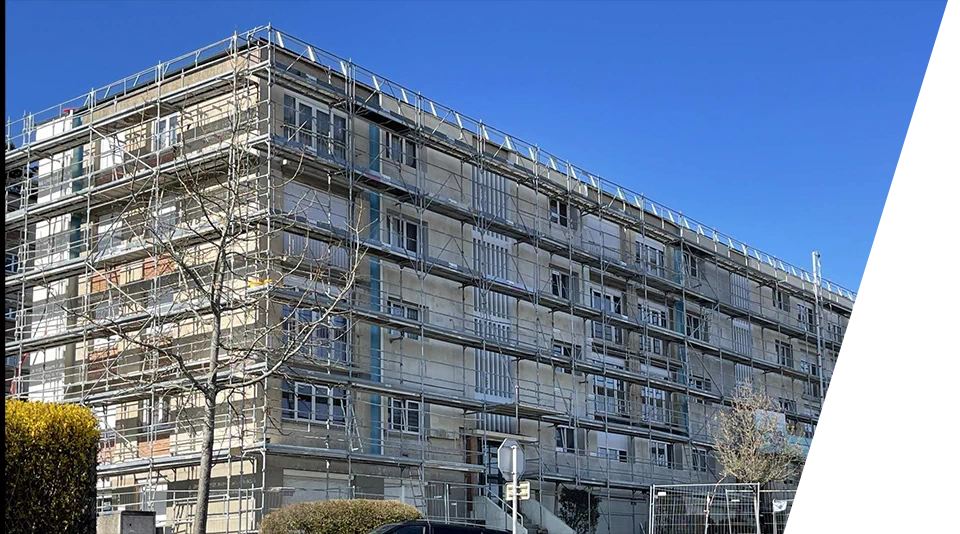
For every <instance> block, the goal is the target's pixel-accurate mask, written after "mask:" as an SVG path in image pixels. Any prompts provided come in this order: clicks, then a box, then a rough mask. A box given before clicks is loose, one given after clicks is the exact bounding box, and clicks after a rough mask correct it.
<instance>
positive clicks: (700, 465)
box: [690, 447, 707, 473]
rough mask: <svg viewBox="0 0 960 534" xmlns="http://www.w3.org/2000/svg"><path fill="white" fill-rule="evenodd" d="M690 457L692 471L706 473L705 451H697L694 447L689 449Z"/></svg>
mask: <svg viewBox="0 0 960 534" xmlns="http://www.w3.org/2000/svg"><path fill="white" fill-rule="evenodd" d="M690 452H691V456H692V457H693V464H692V465H693V470H694V471H698V472H700V473H706V472H707V450H706V449H699V448H696V447H694V448H693V449H691V451H690Z"/></svg>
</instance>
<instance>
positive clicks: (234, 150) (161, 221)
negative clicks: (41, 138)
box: [47, 91, 363, 534]
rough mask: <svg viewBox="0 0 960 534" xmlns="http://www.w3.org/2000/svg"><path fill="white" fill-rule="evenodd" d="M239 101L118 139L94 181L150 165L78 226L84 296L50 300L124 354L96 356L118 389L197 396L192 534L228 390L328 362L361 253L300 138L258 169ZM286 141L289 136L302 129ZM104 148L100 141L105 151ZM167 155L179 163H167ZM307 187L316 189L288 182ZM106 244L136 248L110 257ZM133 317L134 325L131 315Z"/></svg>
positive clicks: (325, 146) (347, 213) (347, 209)
mask: <svg viewBox="0 0 960 534" xmlns="http://www.w3.org/2000/svg"><path fill="white" fill-rule="evenodd" d="M239 93H240V92H239V91H235V92H234V97H233V101H232V102H221V103H219V104H211V105H210V106H208V107H206V108H204V109H201V110H196V109H194V110H192V111H188V110H180V114H179V115H178V120H179V125H177V129H176V130H174V131H173V133H164V132H162V131H160V132H159V133H158V131H159V129H158V128H156V127H154V128H153V130H152V131H151V130H150V129H149V128H146V129H145V128H140V130H139V131H140V133H139V134H138V133H137V128H134V129H132V130H131V131H130V132H128V133H127V134H126V135H125V137H124V139H123V141H122V146H120V147H119V151H120V152H122V153H123V156H122V161H121V162H119V163H116V164H115V167H114V168H113V170H112V171H110V172H112V173H113V176H112V178H107V179H116V178H117V177H118V176H130V175H135V174H137V173H138V172H141V171H142V170H143V169H149V168H154V169H156V170H155V171H154V173H153V175H152V177H150V178H149V179H147V180H145V181H141V182H135V186H133V188H132V189H131V190H130V191H129V192H128V194H127V195H125V196H123V197H122V198H120V199H119V200H117V201H114V202H113V204H112V205H110V206H106V207H100V208H98V209H99V211H101V212H103V216H102V217H101V218H109V220H110V221H111V222H109V223H108V224H100V225H99V226H98V227H96V228H95V229H91V230H90V234H91V235H90V237H89V243H90V245H89V247H88V248H89V252H88V254H89V255H88V256H87V261H86V264H87V269H88V272H90V273H92V275H91V276H90V280H89V281H88V284H89V286H88V287H89V288H90V289H88V290H87V291H86V292H85V293H84V294H83V295H80V296H76V297H75V298H66V299H59V310H58V311H60V312H61V313H66V314H68V316H69V318H70V321H71V323H73V324H76V325H81V326H86V327H87V329H88V330H89V332H90V334H89V335H90V336H91V337H97V338H101V339H102V338H109V339H110V340H111V342H112V343H115V344H116V345H118V346H121V347H122V349H117V350H114V351H112V352H110V353H109V355H108V356H107V357H104V358H102V359H98V360H97V361H96V366H97V369H99V371H98V372H100V373H110V374H111V376H112V378H113V379H114V380H115V381H117V380H119V381H125V382H129V383H130V384H129V385H130V386H131V387H138V388H141V389H143V390H149V389H152V388H156V387H157V384H160V383H163V384H164V386H163V388H164V394H171V395H178V396H181V397H188V396H193V397H194V398H196V397H199V398H200V399H202V406H201V407H200V410H199V411H200V413H201V417H200V419H201V424H200V451H199V452H200V463H199V470H198V494H197V506H196V509H195V510H196V513H195V516H194V520H193V532H194V533H195V534H205V533H206V529H207V516H208V511H209V501H210V492H211V475H212V472H213V466H214V449H215V435H216V433H215V430H216V422H217V417H218V414H220V413H222V412H223V411H225V412H237V411H238V408H237V407H235V406H232V405H231V401H230V400H229V399H230V398H231V394H232V393H233V392H237V391H242V390H245V389H247V388H252V387H253V388H255V387H258V386H259V387H264V384H265V381H266V380H267V379H268V378H270V377H272V376H274V375H278V376H279V375H280V374H281V373H282V372H283V368H284V366H285V365H286V364H287V363H288V362H290V361H291V360H292V359H295V358H314V359H316V358H319V357H325V358H327V360H328V362H329V360H334V359H337V356H336V355H334V354H333V353H334V352H335V349H334V348H332V345H334V344H340V343H343V344H345V343H346V342H347V340H346V339H345V338H346V336H348V335H349V334H348V333H347V332H348V331H349V329H348V328H334V327H333V326H332V324H333V323H334V322H338V324H340V323H339V321H342V317H341V315H342V314H344V313H346V312H345V311H344V310H345V307H346V306H347V305H349V303H350V302H351V298H352V291H353V289H354V286H355V284H356V281H357V271H358V265H359V264H360V262H361V260H362V257H363V250H362V249H361V246H360V239H359V236H360V235H361V232H362V231H363V230H362V228H361V221H363V214H362V208H361V205H360V203H359V202H351V201H350V200H352V199H348V200H342V197H340V199H341V200H342V201H337V202H339V204H338V205H337V206H338V207H337V208H332V207H331V205H332V202H333V200H331V199H336V197H335V195H333V194H332V191H331V190H332V188H333V187H334V186H333V185H332V184H333V183H334V181H333V180H331V178H332V177H333V175H332V174H329V175H327V176H324V177H323V178H321V179H318V176H317V173H316V172H314V173H311V175H310V176H309V177H307V175H306V173H305V172H304V170H303V169H304V162H305V157H306V155H307V151H306V148H305V145H306V143H300V144H296V146H298V147H299V148H298V149H296V150H298V151H299V155H300V157H299V159H298V160H290V159H285V160H283V161H282V163H281V162H279V161H278V160H277V161H273V162H272V163H271V164H269V165H268V159H267V157H266V154H264V153H256V152H255V151H252V150H251V149H250V148H249V147H247V146H246V142H247V138H248V135H247V133H248V132H249V131H250V130H251V129H252V128H253V126H252V124H253V123H255V122H257V121H261V120H262V116H263V113H262V106H265V105H269V104H259V103H257V102H255V101H253V100H254V99H251V101H247V102H244V101H242V97H241V96H238V95H239ZM144 122H145V123H147V122H148V118H146V117H145V119H144ZM169 126H170V125H167V127H168V128H169ZM305 127H306V128H305ZM300 128H301V129H304V128H305V129H306V130H310V131H316V129H312V128H311V127H310V125H301V126H300ZM167 131H168V132H169V130H167ZM285 133H287V136H288V137H290V138H293V139H302V137H300V135H301V134H302V133H303V132H301V131H294V132H285ZM136 135H143V136H145V137H147V138H148V139H147V140H146V141H145V142H146V145H144V146H148V147H149V149H144V150H141V151H140V152H137V151H136V150H134V149H132V148H131V147H132V146H135V145H137V143H138V140H137V139H136ZM309 135H314V134H309ZM163 136H166V137H163ZM150 137H152V139H149V138H150ZM105 139H107V140H109V139H108V138H105ZM112 139H113V142H112V144H111V143H106V142H101V143H100V146H101V147H104V146H107V145H110V146H113V148H115V149H116V148H117V146H116V145H117V144H118V142H117V141H116V136H114V137H113V138H112ZM309 145H310V146H311V147H315V148H314V151H325V153H326V154H328V155H329V154H332V153H336V152H339V153H341V154H342V153H344V152H346V151H348V150H350V148H349V147H343V146H339V147H338V146H335V145H334V141H333V138H332V136H325V135H316V136H315V137H311V138H310V143H309ZM158 148H159V149H160V150H159V152H158V150H157V149H158ZM313 153H315V152H313ZM163 154H167V155H166V156H164V155H163ZM198 154H201V156H198ZM171 161H176V162H177V164H176V165H165V164H167V163H170V162H171ZM160 167H165V168H166V170H163V171H160V170H159V168H160ZM268 171H269V172H268ZM328 172H329V173H336V172H337V171H335V170H330V171H328ZM311 181H312V182H313V185H316V183H317V182H320V183H321V184H322V188H325V190H321V191H319V192H318V189H317V187H313V188H305V187H299V188H294V187H293V184H295V183H303V182H311ZM287 190H296V191H300V193H293V194H291V193H289V191H287ZM280 191H287V193H286V194H284V195H282V196H280V195H278V194H277V193H279V192H280ZM304 191H306V192H304ZM346 195H347V197H348V198H349V196H350V195H349V192H347V193H346ZM318 214H321V215H320V216H318ZM118 243H123V244H134V245H137V246H140V247H142V248H143V249H145V250H147V251H148V253H147V254H145V255H141V256H138V257H137V258H138V259H135V260H123V262H127V263H123V262H118V261H115V262H113V263H111V262H110V261H111V260H110V259H109V258H110V256H111V255H112V254H114V253H115V252H116V246H117V244H118ZM144 256H145V258H144ZM130 261H135V262H137V265H138V266H140V265H142V270H141V271H138V272H140V273H141V274H140V275H139V276H140V278H139V279H137V280H136V283H131V281H130V279H129V277H127V278H125V277H124V276H123V274H122V271H123V270H124V269H125V268H126V267H128V266H129V265H131V263H129V262H130ZM60 283H61V282H60V281H54V282H49V283H47V286H48V287H55V286H57V284H60ZM145 286H146V287H145ZM47 309H49V308H47ZM138 314H139V316H140V317H145V318H142V319H138V320H130V319H129V317H130V316H131V315H133V316H137V315H138ZM333 331H336V332H337V334H332V333H331V332H333ZM318 334H322V335H318ZM335 336H339V337H340V338H341V339H334V338H335ZM131 352H135V353H136V355H139V356H137V357H134V358H130V353H131ZM124 353H126V355H125V354H124ZM91 354H92V353H89V354H88V357H87V365H88V367H89V366H90V365H91V360H92V359H93V358H92V357H91ZM144 355H152V363H151V360H150V359H148V358H146V357H144ZM133 371H136V372H133ZM98 376H99V375H98ZM92 378H93V381H96V379H97V376H94V377H92ZM84 380H85V381H86V382H87V383H89V382H90V381H91V377H89V376H88V377H85V378H84ZM93 390H95V387H91V389H90V391H93Z"/></svg>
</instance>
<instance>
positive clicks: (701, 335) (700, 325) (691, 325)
mask: <svg viewBox="0 0 960 534" xmlns="http://www.w3.org/2000/svg"><path fill="white" fill-rule="evenodd" d="M686 319H687V335H688V336H690V337H692V338H694V339H699V340H700V341H704V342H707V341H709V340H710V337H709V336H708V335H707V330H708V327H707V321H706V318H704V317H702V316H700V315H697V314H694V313H687V317H686Z"/></svg>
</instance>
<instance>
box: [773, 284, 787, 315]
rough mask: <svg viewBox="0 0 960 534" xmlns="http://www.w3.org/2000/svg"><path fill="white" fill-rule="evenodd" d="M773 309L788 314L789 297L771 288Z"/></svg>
mask: <svg viewBox="0 0 960 534" xmlns="http://www.w3.org/2000/svg"><path fill="white" fill-rule="evenodd" d="M773 307H774V308H776V309H778V310H780V311H785V312H788V313H789V312H790V295H789V294H788V293H787V292H786V291H784V290H782V289H780V288H776V287H775V288H773Z"/></svg>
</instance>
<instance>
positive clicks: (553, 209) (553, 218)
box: [550, 198, 570, 228]
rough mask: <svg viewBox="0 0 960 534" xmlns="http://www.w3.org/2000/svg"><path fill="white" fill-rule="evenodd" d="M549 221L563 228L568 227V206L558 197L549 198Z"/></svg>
mask: <svg viewBox="0 0 960 534" xmlns="http://www.w3.org/2000/svg"><path fill="white" fill-rule="evenodd" d="M550 222H551V223H553V224H559V225H560V226H563V227H564V228H569V227H570V206H569V205H568V204H567V203H566V202H560V200H559V199H556V198H551V199H550Z"/></svg>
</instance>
